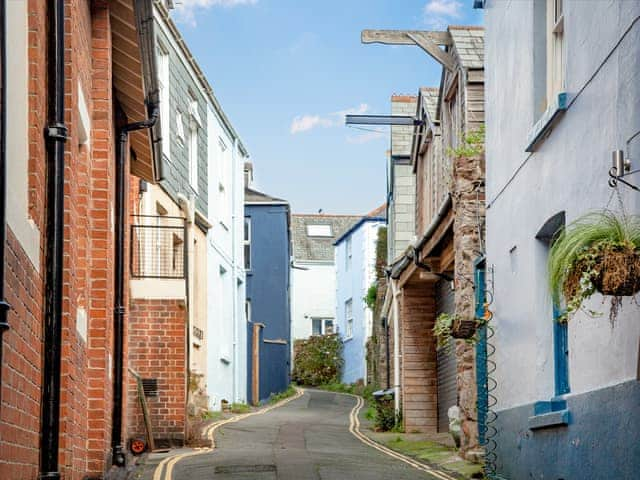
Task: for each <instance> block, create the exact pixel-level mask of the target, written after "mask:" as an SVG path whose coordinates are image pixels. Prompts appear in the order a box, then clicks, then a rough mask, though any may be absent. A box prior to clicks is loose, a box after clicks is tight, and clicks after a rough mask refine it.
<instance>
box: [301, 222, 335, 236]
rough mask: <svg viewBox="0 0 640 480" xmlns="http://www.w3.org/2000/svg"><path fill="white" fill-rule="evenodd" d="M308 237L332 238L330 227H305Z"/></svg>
mask: <svg viewBox="0 0 640 480" xmlns="http://www.w3.org/2000/svg"><path fill="white" fill-rule="evenodd" d="M307 236H309V237H333V232H332V231H331V225H307Z"/></svg>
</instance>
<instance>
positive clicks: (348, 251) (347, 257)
mask: <svg viewBox="0 0 640 480" xmlns="http://www.w3.org/2000/svg"><path fill="white" fill-rule="evenodd" d="M352 257H353V253H352V245H351V237H347V240H346V241H345V253H344V268H345V270H347V271H348V270H349V269H350V268H351V259H352Z"/></svg>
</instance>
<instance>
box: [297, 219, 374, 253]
mask: <svg viewBox="0 0 640 480" xmlns="http://www.w3.org/2000/svg"><path fill="white" fill-rule="evenodd" d="M361 218H362V217H361V216H359V215H302V214H294V215H292V216H291V234H292V237H293V256H294V259H295V260H297V261H303V262H304V261H330V262H333V259H334V249H333V242H335V241H336V239H337V238H339V237H340V236H341V235H342V234H343V233H344V232H346V231H347V230H348V229H349V228H350V227H351V226H352V225H353V224H354V223H356V222H357V221H358V220H360V219H361ZM307 225H330V226H331V234H332V235H331V236H330V237H310V236H309V235H308V234H307Z"/></svg>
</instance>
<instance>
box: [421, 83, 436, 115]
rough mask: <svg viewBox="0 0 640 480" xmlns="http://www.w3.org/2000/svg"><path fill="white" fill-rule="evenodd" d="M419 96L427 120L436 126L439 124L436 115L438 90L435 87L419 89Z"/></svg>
mask: <svg viewBox="0 0 640 480" xmlns="http://www.w3.org/2000/svg"><path fill="white" fill-rule="evenodd" d="M420 96H421V97H422V105H423V107H424V109H425V110H426V111H427V113H428V114H429V119H430V120H431V121H432V122H434V123H436V124H437V123H439V120H438V119H437V118H436V115H437V111H438V98H439V96H440V89H439V88H435V87H422V88H421V89H420Z"/></svg>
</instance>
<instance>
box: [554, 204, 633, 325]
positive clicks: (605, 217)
mask: <svg viewBox="0 0 640 480" xmlns="http://www.w3.org/2000/svg"><path fill="white" fill-rule="evenodd" d="M549 287H550V289H551V292H552V295H553V300H554V302H555V303H556V305H560V304H561V300H562V299H563V298H564V300H565V302H566V311H565V313H564V314H563V315H562V316H561V317H560V320H563V321H566V320H567V319H568V318H570V316H571V315H573V314H574V313H575V312H576V311H578V310H580V309H581V308H582V303H583V302H584V301H585V300H586V299H588V298H589V297H591V296H592V295H593V294H594V293H595V292H596V291H597V292H600V293H602V294H603V295H610V296H613V297H614V298H613V302H612V310H611V319H612V320H613V319H614V318H615V315H616V313H617V307H618V306H619V305H620V297H623V296H630V295H635V294H636V293H638V291H640V217H638V216H618V215H616V214H614V213H613V212H610V211H602V212H592V213H588V214H586V215H584V216H582V217H580V218H578V219H577V220H575V221H574V222H573V223H571V224H570V225H568V226H567V228H566V229H564V230H563V231H561V232H560V233H559V234H558V236H557V237H556V239H555V241H554V243H553V245H552V247H551V251H550V253H549ZM589 313H591V314H593V313H594V312H589Z"/></svg>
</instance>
